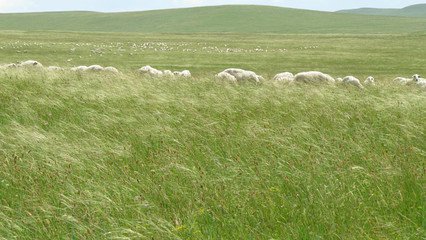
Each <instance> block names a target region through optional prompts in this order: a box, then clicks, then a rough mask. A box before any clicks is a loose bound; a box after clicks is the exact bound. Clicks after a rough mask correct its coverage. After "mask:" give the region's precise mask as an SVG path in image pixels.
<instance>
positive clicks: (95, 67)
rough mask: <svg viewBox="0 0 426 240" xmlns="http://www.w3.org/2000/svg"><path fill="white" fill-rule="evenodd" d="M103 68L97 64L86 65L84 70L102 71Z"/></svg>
mask: <svg viewBox="0 0 426 240" xmlns="http://www.w3.org/2000/svg"><path fill="white" fill-rule="evenodd" d="M103 70H104V68H103V67H102V66H99V65H91V66H89V67H87V69H86V71H93V72H100V71H103Z"/></svg>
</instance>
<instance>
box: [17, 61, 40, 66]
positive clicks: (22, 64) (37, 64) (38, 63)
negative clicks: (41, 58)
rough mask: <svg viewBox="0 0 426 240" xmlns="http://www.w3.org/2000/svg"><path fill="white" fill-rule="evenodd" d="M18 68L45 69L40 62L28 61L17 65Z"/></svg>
mask: <svg viewBox="0 0 426 240" xmlns="http://www.w3.org/2000/svg"><path fill="white" fill-rule="evenodd" d="M17 66H18V67H43V65H42V64H41V63H40V62H37V61H34V60H27V61H24V62H20V63H18V65H17Z"/></svg>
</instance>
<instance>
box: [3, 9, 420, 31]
mask: <svg viewBox="0 0 426 240" xmlns="http://www.w3.org/2000/svg"><path fill="white" fill-rule="evenodd" d="M425 26H426V19H423V18H399V17H384V16H368V17H366V16H360V15H356V14H341V13H331V12H318V11H307V10H298V9H289V8H280V7H268V6H219V7H199V8H188V9H172V10H158V11H146V12H129V13H95V12H57V13H26V14H1V15H0V30H24V31H33V30H56V31H96V32H145V33H203V32H232V33H283V34H289V33H348V34H357V33H363V34H365V33H412V32H425V31H426V29H425Z"/></svg>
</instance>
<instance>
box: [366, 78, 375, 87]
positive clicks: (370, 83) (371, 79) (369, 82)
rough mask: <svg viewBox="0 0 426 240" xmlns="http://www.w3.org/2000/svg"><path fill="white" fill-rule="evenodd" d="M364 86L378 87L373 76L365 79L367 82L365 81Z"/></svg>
mask: <svg viewBox="0 0 426 240" xmlns="http://www.w3.org/2000/svg"><path fill="white" fill-rule="evenodd" d="M364 84H365V85H376V82H375V80H374V77H372V76H369V77H367V79H365V81H364Z"/></svg>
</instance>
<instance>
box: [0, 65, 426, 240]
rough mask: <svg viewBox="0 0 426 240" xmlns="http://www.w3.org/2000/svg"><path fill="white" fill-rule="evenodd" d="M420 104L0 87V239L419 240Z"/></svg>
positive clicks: (79, 82)
mask: <svg viewBox="0 0 426 240" xmlns="http://www.w3.org/2000/svg"><path fill="white" fill-rule="evenodd" d="M425 100H426V95H425V92H424V91H422V90H420V89H418V88H414V87H409V86H405V87H403V86H396V85H393V84H391V83H389V82H381V83H379V85H378V86H376V87H370V88H367V89H366V90H365V91H359V90H357V89H355V88H352V87H348V88H346V87H342V86H340V87H339V86H315V87H313V86H304V85H280V84H274V83H271V82H266V83H264V84H262V85H254V84H242V85H233V84H227V83H223V82H217V81H215V80H213V79H210V78H199V79H190V80H174V81H173V80H158V79H147V78H143V77H141V76H136V75H134V76H133V75H119V76H114V75H96V74H83V75H81V74H76V73H69V72H64V73H61V74H52V73H46V72H44V71H25V70H24V71H21V70H9V71H5V72H2V73H0V150H1V151H0V168H1V169H2V170H1V172H0V237H1V238H4V239H14V238H18V239H64V238H66V239H321V238H322V239H420V238H422V237H424V236H425V230H424V226H423V224H424V200H425V194H424V185H425V176H424V164H425V161H424V159H425V157H426V149H425V146H426V136H425V127H426V123H425V121H424V113H425V112H426V105H425V104H424V102H425Z"/></svg>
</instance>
